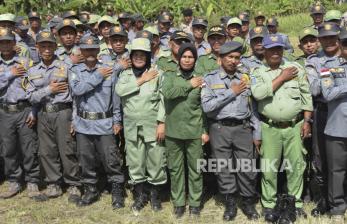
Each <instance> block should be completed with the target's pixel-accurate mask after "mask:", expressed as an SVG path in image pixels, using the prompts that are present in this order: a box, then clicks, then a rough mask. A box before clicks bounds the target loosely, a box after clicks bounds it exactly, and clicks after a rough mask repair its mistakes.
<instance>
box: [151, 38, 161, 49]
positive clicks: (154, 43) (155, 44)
mask: <svg viewBox="0 0 347 224" xmlns="http://www.w3.org/2000/svg"><path fill="white" fill-rule="evenodd" d="M159 45H160V38H159V36H158V35H153V39H152V48H154V49H156V48H157V47H159Z"/></svg>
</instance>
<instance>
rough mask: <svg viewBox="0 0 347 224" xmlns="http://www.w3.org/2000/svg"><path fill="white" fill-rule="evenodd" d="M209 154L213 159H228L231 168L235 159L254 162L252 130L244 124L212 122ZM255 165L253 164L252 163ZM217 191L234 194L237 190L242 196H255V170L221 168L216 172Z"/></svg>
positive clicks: (234, 163)
mask: <svg viewBox="0 0 347 224" xmlns="http://www.w3.org/2000/svg"><path fill="white" fill-rule="evenodd" d="M209 134H210V144H211V148H212V152H211V156H212V158H215V159H230V160H231V161H232V163H233V167H232V168H233V169H235V168H236V163H237V160H239V161H240V159H246V160H250V161H253V162H255V158H256V154H255V151H254V148H253V136H252V130H251V128H249V127H244V125H237V126H226V125H222V124H220V123H217V122H213V123H211V124H210V126H209ZM252 165H253V166H255V164H252ZM239 167H241V166H239ZM216 176H217V182H218V186H219V192H220V193H221V194H234V193H236V192H237V191H238V192H239V194H240V195H241V196H242V197H245V198H254V197H256V195H257V194H256V177H257V173H256V172H252V171H250V172H244V171H242V170H240V171H238V172H230V168H221V170H220V172H217V173H216Z"/></svg>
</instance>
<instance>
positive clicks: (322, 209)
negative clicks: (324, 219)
mask: <svg viewBox="0 0 347 224" xmlns="http://www.w3.org/2000/svg"><path fill="white" fill-rule="evenodd" d="M327 211H328V204H327V200H326V199H325V198H324V197H322V198H320V199H319V201H318V203H317V206H316V207H315V208H314V209H312V211H311V215H312V216H313V217H317V216H320V215H324V214H325V213H327Z"/></svg>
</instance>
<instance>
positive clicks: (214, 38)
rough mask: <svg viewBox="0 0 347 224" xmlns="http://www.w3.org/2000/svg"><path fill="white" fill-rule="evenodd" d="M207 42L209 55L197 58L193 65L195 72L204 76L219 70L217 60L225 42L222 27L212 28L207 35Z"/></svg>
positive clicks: (224, 33)
mask: <svg viewBox="0 0 347 224" xmlns="http://www.w3.org/2000/svg"><path fill="white" fill-rule="evenodd" d="M207 41H208V43H209V44H210V46H211V53H209V54H207V55H203V56H201V57H199V59H198V61H197V62H196V65H195V72H196V73H197V74H199V75H205V74H207V73H210V72H212V71H213V70H216V69H218V68H219V65H218V63H217V58H218V57H219V51H220V47H221V46H222V45H223V44H224V43H225V41H226V32H225V29H224V28H223V27H222V26H212V27H211V28H210V29H209V31H208V33H207Z"/></svg>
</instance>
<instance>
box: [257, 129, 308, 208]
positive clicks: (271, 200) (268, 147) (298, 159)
mask: <svg viewBox="0 0 347 224" xmlns="http://www.w3.org/2000/svg"><path fill="white" fill-rule="evenodd" d="M301 126H302V122H299V123H297V124H296V125H295V126H293V127H288V128H276V127H273V126H271V125H268V124H266V123H263V122H262V126H261V131H262V146H261V150H260V151H261V152H260V155H261V170H262V173H263V175H262V179H261V190H262V195H261V203H262V205H263V206H264V207H265V208H274V207H275V205H276V193H277V171H276V170H273V167H275V168H276V169H279V168H281V167H282V168H283V167H285V168H287V169H286V175H287V180H288V181H287V184H288V186H287V188H288V194H289V195H293V196H295V198H296V203H295V206H296V207H297V208H302V206H303V203H302V201H301V199H300V197H301V194H302V190H303V173H304V170H305V167H306V163H305V159H304V154H306V150H305V148H304V146H303V143H302V139H301V137H300V130H301ZM282 155H283V161H284V163H283V164H282V166H281V157H282Z"/></svg>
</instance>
